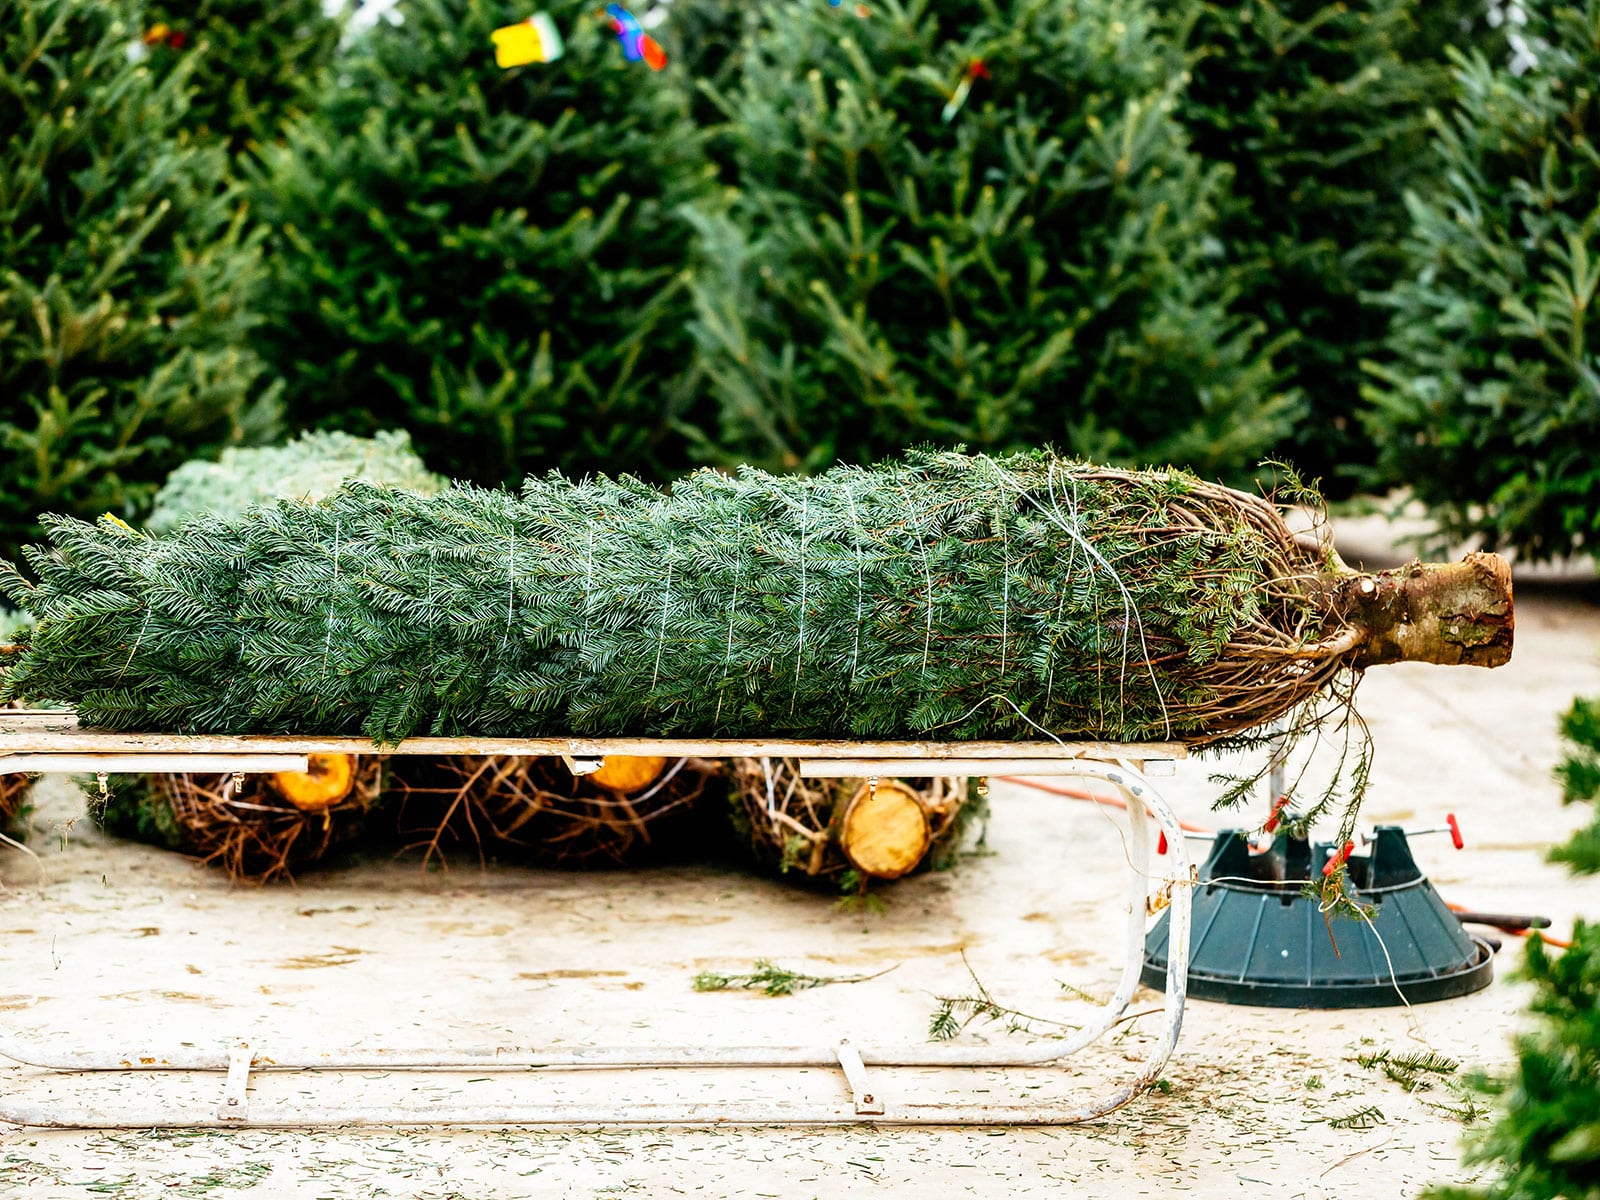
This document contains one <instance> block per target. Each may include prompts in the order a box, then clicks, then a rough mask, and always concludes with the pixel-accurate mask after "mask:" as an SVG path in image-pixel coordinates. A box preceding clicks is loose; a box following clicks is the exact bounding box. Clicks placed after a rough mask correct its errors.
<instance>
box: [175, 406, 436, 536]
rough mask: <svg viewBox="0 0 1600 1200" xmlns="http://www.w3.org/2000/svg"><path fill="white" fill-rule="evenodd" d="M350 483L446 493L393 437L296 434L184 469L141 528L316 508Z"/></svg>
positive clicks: (399, 436)
mask: <svg viewBox="0 0 1600 1200" xmlns="http://www.w3.org/2000/svg"><path fill="white" fill-rule="evenodd" d="M351 479H365V480H366V481H367V482H369V483H373V484H376V485H378V486H379V487H398V488H406V489H407V490H409V491H413V492H421V493H423V494H428V493H432V492H437V491H438V490H439V489H440V488H442V487H443V486H444V485H445V481H444V480H443V479H441V478H440V477H439V476H437V475H434V474H432V473H431V472H429V470H428V469H427V468H426V467H424V466H423V465H422V460H421V459H420V458H418V457H417V454H416V452H415V451H414V450H412V448H411V436H410V435H409V434H407V433H403V432H401V431H399V430H388V431H384V432H381V433H378V434H377V435H375V436H373V437H370V438H358V437H352V436H351V435H350V434H348V433H302V434H301V435H300V436H299V437H297V438H295V439H294V440H293V441H290V442H287V443H285V444H284V445H282V446H257V447H249V448H232V447H230V448H229V449H227V450H224V451H223V452H222V457H221V458H220V459H219V460H218V461H217V462H210V461H207V460H205V459H195V460H194V461H192V462H186V463H184V464H183V465H182V466H181V467H179V468H178V469H177V470H176V471H174V472H173V473H172V474H171V475H170V476H168V478H167V482H166V483H165V484H163V485H162V488H161V490H160V491H159V492H157V493H156V500H155V507H154V508H152V509H151V511H150V516H149V519H148V520H146V521H145V528H146V529H148V530H150V532H152V533H166V532H169V531H170V530H172V529H175V528H177V527H178V526H179V525H181V524H183V522H185V521H187V520H189V519H190V518H192V517H194V516H195V515H197V514H199V513H203V512H209V513H218V514H221V515H224V516H237V515H239V514H240V513H242V512H244V510H245V509H247V508H249V507H250V506H251V505H253V504H265V503H269V502H271V501H273V500H320V499H321V498H322V497H323V496H326V495H327V494H328V493H329V492H331V491H334V490H335V489H337V488H338V487H339V486H340V485H341V484H343V483H344V482H346V481H347V480H351Z"/></svg>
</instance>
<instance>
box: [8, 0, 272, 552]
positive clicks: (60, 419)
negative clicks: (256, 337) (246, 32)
mask: <svg viewBox="0 0 1600 1200" xmlns="http://www.w3.org/2000/svg"><path fill="white" fill-rule="evenodd" d="M136 26H137V21H136V20H135V19H134V16H133V10H132V9H131V8H129V7H125V6H124V5H122V4H120V3H96V4H86V3H77V2H74V0H0V451H3V459H0V461H3V472H4V473H3V475H0V482H3V485H4V486H0V547H9V548H14V547H15V545H16V544H17V542H19V541H20V540H22V539H25V538H30V537H34V536H37V530H38V526H37V525H36V524H35V516H36V515H37V513H38V512H39V511H40V510H41V509H43V508H51V509H54V510H57V511H65V512H70V513H81V514H85V515H87V514H91V513H95V512H101V511H104V510H107V509H110V510H113V511H116V512H120V513H123V514H124V515H127V516H130V517H131V516H134V515H136V514H137V513H138V511H139V510H140V508H141V506H142V505H143V504H145V503H147V502H148V500H149V497H150V495H151V493H153V492H154V490H155V488H156V486H157V485H158V484H159V483H160V481H161V480H162V479H163V478H165V477H166V475H167V473H168V472H169V471H171V470H172V468H173V467H175V466H177V465H178V463H180V462H182V461H183V460H184V459H185V458H189V457H192V456H193V455H195V454H204V453H207V452H209V451H212V450H215V449H216V448H217V447H218V446H221V445H223V444H226V443H229V442H237V441H241V440H245V439H248V438H253V437H261V436H265V435H268V434H270V433H271V432H272V430H273V426H274V420H275V416H276V409H275V405H274V392H273V389H272V387H270V386H268V383H267V380H266V378H265V377H264V375H263V373H262V367H261V364H260V362H259V361H258V360H257V359H256V357H255V355H254V354H253V353H252V352H251V351H250V350H249V349H247V348H246V346H247V343H248V341H249V336H250V333H251V330H252V328H253V327H254V325H255V316H254V315H253V312H252V307H251V305H252V301H253V297H254V295H255V293H256V289H257V286H258V282H259V276H260V273H261V268H260V261H259V256H258V253H257V249H256V247H255V245H254V244H253V242H252V241H251V239H250V238H249V237H247V236H246V235H245V234H244V233H243V232H242V231H241V228H240V223H239V217H238V215H237V213H236V212H235V209H236V205H235V197H234V196H233V195H232V193H230V192H229V191H228V190H227V188H226V187H225V186H224V184H223V177H224V172H225V167H226V161H225V153H224V151H223V150H222V149H221V148H220V147H215V146H211V147H204V146H199V145H197V144H194V143H192V142H190V141H189V140H188V139H187V138H186V137H185V136H184V135H183V134H181V133H180V127H181V126H182V123H183V121H184V119H185V109H184V98H183V89H184V87H185V86H186V74H187V68H186V67H184V66H182V65H180V66H179V67H178V68H177V69H175V70H173V71H171V72H167V73H165V74H163V75H160V76H159V77H158V76H154V75H152V73H151V71H150V70H149V69H148V67H147V66H143V65H135V64H133V63H130V62H129V60H128V55H127V47H128V44H129V42H130V41H132V40H133V38H134V36H135V30H136Z"/></svg>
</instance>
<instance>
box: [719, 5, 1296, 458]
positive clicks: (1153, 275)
mask: <svg viewBox="0 0 1600 1200" xmlns="http://www.w3.org/2000/svg"><path fill="white" fill-rule="evenodd" d="M865 11H866V12H867V14H868V15H867V16H865V17H862V16H858V15H857V12H856V9H855V6H854V5H851V4H843V5H839V6H836V7H830V6H828V5H826V4H821V3H816V4H803V5H802V4H791V3H781V2H778V0H770V2H768V3H764V4H762V5H760V6H759V9H758V12H759V24H758V25H757V26H756V27H755V28H753V29H751V30H748V31H747V32H746V36H745V38H744V41H743V44H742V47H741V50H740V54H741V62H742V70H741V75H740V78H739V79H738V81H737V82H736V84H734V85H733V86H730V87H729V88H727V89H724V90H714V95H715V96H716V98H717V101H718V104H719V107H720V109H721V110H722V114H723V116H724V119H725V122H726V124H725V127H724V129H723V130H722V135H721V138H720V140H719V142H718V149H717V153H718V154H719V155H720V156H721V158H722V159H723V161H724V165H725V174H726V176H727V178H728V179H729V181H730V182H731V183H733V184H735V185H736V190H735V191H734V192H733V194H732V196H731V211H730V213H729V214H728V216H727V217H726V218H723V217H720V216H702V217H701V218H700V226H701V232H702V242H701V252H702V258H703V266H702V268H701V270H700V272H699V274H698V275H697V287H696V301H697V305H698V312H699V315H698V320H697V322H696V328H697V334H698V336H699V338H700V340H701V344H702V349H703V361H704V364H705V369H706V372H707V374H708V376H709V379H710V383H711V387H712V390H713V392H714V394H715V396H716V399H717V401H718V404H719V408H720V419H719V421H718V422H717V423H716V424H715V425H713V426H708V427H702V428H701V429H699V430H698V438H699V453H700V454H702V455H703V456H705V457H706V458H708V459H710V460H712V461H727V460H732V459H737V458H744V459H748V460H751V461H755V462H759V463H762V464H764V465H767V466H769V467H772V468H775V469H781V470H794V469H804V470H815V469H818V468H821V467H824V466H826V465H828V464H829V463H831V462H833V461H835V460H837V459H840V458H843V459H845V460H847V461H862V460H872V459H875V458H878V457H880V456H883V455H886V454H892V453H896V452H898V451H899V450H900V449H901V448H902V447H904V446H905V445H907V444H914V443H916V442H918V441H924V440H925V441H930V442H934V443H943V444H950V443H955V442H964V443H966V444H968V445H970V446H973V447H975V448H994V447H998V448H1016V447H1019V446H1023V445H1037V444H1039V443H1041V442H1051V443H1054V444H1056V445H1058V446H1060V447H1062V448H1064V449H1070V450H1071V451H1073V452H1076V453H1081V454H1083V455H1086V456H1089V457H1094V458H1097V459H1101V460H1106V459H1121V460H1143V461H1157V462H1164V461H1172V462H1177V463H1181V464H1185V465H1189V466H1192V467H1194V468H1196V469H1199V470H1203V471H1208V472H1213V471H1237V470H1238V469H1240V468H1243V467H1247V466H1252V465H1254V463H1255V461H1256V460H1257V458H1258V457H1259V455H1260V454H1261V452H1262V450H1263V449H1264V448H1266V447H1268V446H1270V445H1272V444H1273V443H1274V442H1275V441H1277V440H1278V439H1279V438H1280V437H1282V436H1284V435H1285V433H1286V431H1287V429H1288V427H1289V425H1290V423H1291V422H1292V420H1293V417H1294V415H1295V411H1296V409H1295V405H1294V402H1293V400H1292V399H1291V398H1290V397H1288V396H1286V395H1285V394H1284V393H1283V391H1282V389H1281V388H1280V387H1279V386H1278V381H1277V372H1276V370H1275V368H1274V366H1273V363H1272V349H1273V348H1272V347H1271V346H1270V345H1268V344H1265V343H1264V341H1263V339H1262V337H1261V335H1260V330H1259V329H1258V328H1257V327H1255V326H1253V325H1252V324H1251V323H1250V322H1248V321H1246V320H1244V319H1242V318H1240V317H1239V316H1238V315H1237V313H1236V312H1235V310H1234V307H1233V304H1232V299H1233V295H1232V289H1233V286H1234V285H1233V283H1232V272H1231V269H1230V264H1229V263H1228V261H1227V259H1226V255H1225V252H1224V248H1223V246H1222V243H1221V242H1220V241H1219V240H1218V238H1217V237H1216V220H1215V209H1216V206H1217V205H1218V204H1219V203H1220V202H1221V200H1222V198H1223V196H1224V194H1225V189H1226V171H1224V170H1222V169H1218V168H1211V167H1208V166H1206V165H1205V164H1204V163H1202V162H1201V161H1200V160H1199V159H1198V158H1197V157H1196V156H1195V155H1194V154H1192V153H1191V152H1190V151H1189V150H1188V148H1187V146H1186V139H1185V135H1184V132H1183V130H1182V128H1181V126H1180V125H1179V124H1178V123H1177V121H1176V120H1175V118H1174V115H1173V108H1174V106H1175V104H1176V103H1177V94H1178V88H1179V86H1180V85H1179V81H1177V80H1176V79H1172V78H1169V69H1168V68H1169V66H1170V62H1169V58H1170V55H1169V54H1168V53H1167V52H1166V51H1165V50H1164V48H1163V46H1162V44H1161V42H1160V40H1159V38H1158V37H1157V35H1156V32H1155V30H1154V20H1153V17H1152V11H1151V9H1150V8H1149V7H1147V6H1146V5H1145V4H1144V3H1142V2H1140V0H1017V2H1015V3H1009V4H1003V5H998V4H996V5H991V4H978V3H968V2H965V0H946V2H941V3H939V4H924V3H920V2H917V0H910V2H902V0H882V2H877V0H874V2H873V3H871V4H870V5H869V6H867V7H866V9H865Z"/></svg>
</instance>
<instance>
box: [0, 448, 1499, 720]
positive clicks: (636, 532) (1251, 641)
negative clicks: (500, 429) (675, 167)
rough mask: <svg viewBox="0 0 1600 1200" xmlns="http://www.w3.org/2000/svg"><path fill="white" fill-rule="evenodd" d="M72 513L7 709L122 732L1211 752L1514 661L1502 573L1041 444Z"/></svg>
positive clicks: (15, 663)
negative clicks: (1318, 707) (177, 512)
mask: <svg viewBox="0 0 1600 1200" xmlns="http://www.w3.org/2000/svg"><path fill="white" fill-rule="evenodd" d="M49 529H50V533H51V536H52V540H53V542H54V545H53V546H51V547H48V548H47V547H38V546H30V547H28V548H27V557H28V562H29V565H30V567H31V569H32V571H33V572H34V573H36V574H37V576H38V583H37V584H34V583H30V582H28V581H27V580H26V579H25V578H23V577H22V576H21V575H20V574H19V573H18V572H17V571H16V570H15V569H13V568H11V567H10V566H9V565H6V566H4V567H3V568H0V584H3V586H4V590H5V591H6V593H8V594H9V595H10V596H11V597H12V598H13V599H14V600H15V601H17V602H18V603H19V604H21V605H22V606H23V607H25V608H27V610H28V611H30V612H33V613H35V614H36V615H37V616H38V618H39V623H38V625H37V626H36V627H35V628H34V629H33V630H32V631H31V632H27V633H24V634H23V635H22V636H23V641H24V643H25V650H24V651H23V652H22V653H20V654H12V655H8V656H5V657H6V658H7V659H8V660H9V661H7V662H5V663H4V664H3V669H4V673H5V681H4V682H5V688H4V696H6V697H10V696H15V695H19V694H20V695H30V696H38V697H41V698H49V699H56V700H61V701H64V702H67V703H71V704H72V705H74V706H75V707H76V709H77V711H78V714H79V718H80V719H81V720H82V721H84V722H85V723H87V724H92V725H103V726H106V727H108V728H122V729H127V728H144V729H169V730H173V731H178V732H236V733H245V732H295V731H299V732H315V733H338V732H342V731H356V730H360V731H362V732H364V733H366V734H367V735H368V736H369V737H372V738H374V739H375V740H377V741H380V742H392V741H396V740H398V739H401V738H404V737H406V736H408V735H409V734H411V733H413V732H422V731H424V730H432V731H434V732H436V733H443V734H451V733H466V734H483V735H494V734H502V733H503V734H509V735H521V736H541V735H544V734H549V735H557V736H558V735H563V734H571V733H578V734H584V733H588V734H596V735H606V736H629V735H651V736H655V735H660V736H670V735H673V734H680V735H683V736H691V737H705V736H712V737H715V736H724V737H740V736H774V737H780V736H781V737H823V738H831V737H840V736H857V737H886V738H916V737H927V736H938V737H939V738H941V739H945V740H960V739H971V738H993V737H1008V738H1010V737H1021V738H1028V737H1033V736H1037V735H1040V733H1041V730H1043V731H1050V732H1051V733H1054V734H1056V735H1058V736H1062V737H1074V736H1076V737H1085V738H1108V739H1113V740H1140V739H1141V738H1146V737H1151V736H1156V737H1161V738H1167V737H1185V738H1191V739H1195V740H1209V739H1214V738H1217V737H1222V736H1226V735H1228V734H1231V733H1234V732H1237V731H1239V730H1244V729H1248V728H1251V727H1253V726H1255V725H1258V724H1260V723H1262V722H1263V721H1266V720H1269V719H1271V718H1272V717H1274V716H1276V715H1279V714H1282V713H1284V712H1287V711H1289V710H1290V709H1293V708H1295V707H1296V706H1298V705H1299V704H1300V703H1301V702H1302V701H1307V700H1311V699H1313V698H1316V697H1318V696H1319V695H1321V694H1322V693H1323V691H1324V690H1333V691H1335V692H1337V691H1338V689H1339V687H1340V685H1341V682H1342V681H1347V680H1348V671H1349V670H1351V669H1360V668H1362V667H1365V666H1367V665H1372V664H1375V663H1383V662H1393V661H1399V660H1405V659H1411V660H1417V659H1422V660H1426V661H1435V662H1452V663H1458V662H1477V663H1482V664H1483V665H1486V666H1493V665H1498V663H1501V662H1504V661H1505V659H1506V657H1507V656H1508V653H1509V624H1510V615H1511V614H1510V593H1509V586H1510V579H1509V573H1508V572H1506V571H1505V569H1504V567H1505V564H1504V563H1503V562H1500V561H1498V560H1490V559H1489V557H1488V556H1480V557H1477V558H1473V559H1469V560H1468V561H1467V562H1466V563H1462V564H1454V565H1451V566H1444V567H1419V566H1417V565H1416V564H1412V565H1411V566H1410V567H1408V568H1406V569H1405V570H1403V571H1399V572H1394V573H1388V574H1384V575H1381V576H1376V577H1374V576H1365V575H1361V574H1359V573H1357V572H1354V571H1350V570H1349V569H1348V568H1343V567H1342V566H1341V565H1340V564H1338V563H1336V562H1334V561H1333V560H1331V559H1325V558H1324V556H1321V555H1319V553H1318V552H1317V551H1316V550H1315V549H1314V548H1309V547H1306V546H1304V545H1302V544H1301V543H1300V542H1298V541H1297V540H1296V539H1295V537H1294V536H1293V535H1292V534H1291V533H1290V531H1289V529H1288V528H1287V526H1286V525H1285V524H1284V523H1283V520H1282V518H1281V516H1280V515H1279V513H1278V512H1277V510H1276V509H1275V508H1273V506H1272V505H1271V504H1269V503H1268V502H1267V501H1265V500H1263V499H1261V498H1260V497H1258V496H1251V495H1248V494H1245V493H1241V492H1233V491H1229V490H1227V489H1225V488H1222V487H1220V486H1217V485H1214V484H1207V483H1203V482H1202V481H1200V480H1198V479H1196V478H1194V477H1193V476H1189V475H1184V474H1181V473H1176V472H1171V473H1169V472H1127V471H1116V470H1112V469H1109V468H1100V467H1093V466H1088V465H1085V464H1080V463H1071V462H1065V461H1062V460H1060V459H1057V458H1055V457H1053V456H1050V455H1045V454H1033V455H1019V456H1015V457H1012V458H1007V459H1001V460H996V459H992V458H989V457H987V456H977V457H969V456H966V455H960V454H954V453H937V454H936V453H932V452H923V453H919V454H915V455H912V456H910V457H909V458H908V459H907V460H905V461H901V462H896V463H892V464H887V465H883V466H878V467H875V468H872V469H870V470H864V469H861V468H851V467H838V468H835V469H834V470H832V471H829V472H826V473H824V474H822V475H819V476H816V477H815V478H805V477H794V476H774V475H769V474H766V473H765V472H761V471H745V472H742V473H740V474H739V475H738V476H737V477H735V478H729V477H727V476H724V475H723V474H721V473H719V472H716V471H712V470H703V471H697V472H695V473H694V474H692V475H690V476H688V477H687V478H684V479H680V480H678V481H677V482H676V483H674V485H673V486H672V489H671V491H670V492H662V491H657V490H655V489H652V488H648V487H645V486H644V485H642V484H640V483H638V482H637V481H634V480H629V479H622V480H619V481H612V480H610V479H608V478H605V477H600V478H598V479H587V480H584V481H581V482H578V483H572V482H569V481H568V480H566V479H564V478H562V477H561V476H559V475H551V476H549V477H545V478H530V479H529V480H528V481H527V482H526V483H525V484H524V485H523V491H522V493H521V494H520V495H512V494H509V493H507V492H505V491H502V490H482V489H476V488H471V487H464V486H457V487H453V488H451V489H449V490H447V491H445V492H442V493H440V494H438V495H435V496H420V495H417V494H415V493H413V492H409V491H403V490H399V489H380V488H376V487H373V486H372V485H370V484H367V483H364V482H362V481H354V482H352V483H350V484H347V485H346V486H345V487H344V488H343V489H341V490H340V491H337V492H335V493H333V494H332V495H330V496H328V497H326V498H325V499H324V500H322V501H321V502H319V503H317V504H314V505H307V504H296V503H291V502H289V501H280V502H278V504H277V505H276V506H274V507H271V508H266V507H261V508H253V509H249V510H247V511H246V512H245V513H244V514H243V515H241V516H238V517H234V518H226V517H220V516H214V515H209V514H208V515H202V516H199V517H197V518H195V519H193V520H191V521H190V522H188V523H187V524H185V525H184V526H182V527H181V528H180V529H178V530H176V531H174V532H173V533H171V534H167V535H164V536H160V537H152V536H149V535H146V534H142V533H140V532H138V531H136V530H134V529H131V528H129V527H128V526H126V525H123V524H120V523H118V522H116V521H114V520H111V519H105V520H102V521H101V522H100V523H99V524H97V525H88V524H86V523H84V522H81V521H73V520H70V519H67V518H52V519H50V521H49ZM1442 605H1448V608H1447V609H1445V610H1444V611H1448V612H1449V614H1450V620H1449V621H1448V622H1446V621H1444V620H1442V618H1441V615H1440V614H1441V606H1442ZM1397 613H1404V614H1406V617H1405V619H1403V620H1400V619H1397V617H1396V614H1397ZM1313 707H1314V706H1313ZM1303 727H1307V728H1314V727H1315V714H1314V713H1313V714H1310V715H1307V717H1306V719H1305V722H1304V726H1303Z"/></svg>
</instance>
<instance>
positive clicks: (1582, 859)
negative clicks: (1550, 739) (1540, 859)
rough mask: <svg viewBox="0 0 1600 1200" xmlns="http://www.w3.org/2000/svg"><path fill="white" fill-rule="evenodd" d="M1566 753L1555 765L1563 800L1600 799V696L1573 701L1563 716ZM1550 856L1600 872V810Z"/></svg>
mask: <svg viewBox="0 0 1600 1200" xmlns="http://www.w3.org/2000/svg"><path fill="white" fill-rule="evenodd" d="M1561 736H1562V738H1563V740H1564V741H1565V742H1566V745H1567V753H1566V755H1565V756H1564V757H1563V758H1562V760H1561V762H1560V764H1559V765H1558V766H1557V767H1556V778H1557V779H1558V780H1559V781H1560V783H1561V802H1562V803H1563V804H1579V803H1585V802H1587V803H1591V804H1596V803H1600V700H1584V699H1582V698H1581V697H1580V698H1579V699H1577V700H1574V701H1573V702H1572V707H1571V708H1570V709H1568V710H1567V712H1566V713H1565V714H1564V715H1563V716H1562V718H1561ZM1550 857H1551V858H1552V859H1553V860H1555V861H1556V862H1564V863H1566V864H1567V866H1569V867H1570V868H1571V869H1572V870H1574V871H1577V872H1581V873H1584V874H1590V875H1593V874H1596V873H1600V813H1596V815H1595V818H1594V820H1593V821H1592V822H1591V823H1590V824H1589V826H1588V827H1587V828H1585V829H1581V830H1579V831H1578V832H1577V833H1576V834H1574V835H1573V838H1572V840H1571V841H1569V842H1567V843H1566V844H1565V845H1563V846H1557V847H1556V848H1555V849H1554V850H1553V851H1551V854H1550Z"/></svg>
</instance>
